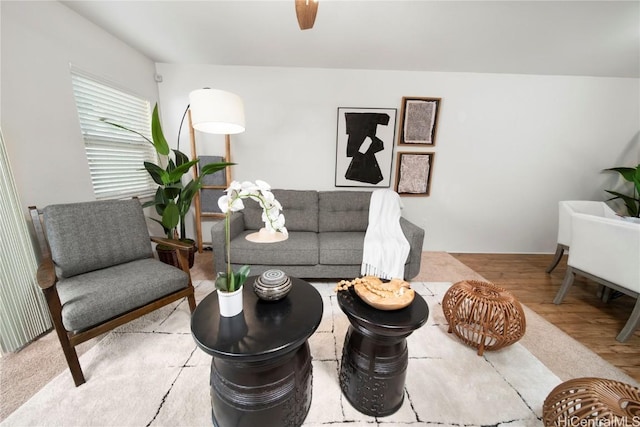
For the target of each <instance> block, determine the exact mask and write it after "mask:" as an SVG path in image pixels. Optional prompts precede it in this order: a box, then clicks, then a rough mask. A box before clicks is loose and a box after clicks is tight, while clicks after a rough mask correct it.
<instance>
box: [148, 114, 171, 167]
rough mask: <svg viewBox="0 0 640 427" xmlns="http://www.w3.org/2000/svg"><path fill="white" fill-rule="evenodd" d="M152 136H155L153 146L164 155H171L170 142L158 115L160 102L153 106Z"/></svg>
mask: <svg viewBox="0 0 640 427" xmlns="http://www.w3.org/2000/svg"><path fill="white" fill-rule="evenodd" d="M151 137H152V138H153V146H154V147H155V148H156V151H157V152H158V154H162V155H163V156H168V155H169V144H168V143H167V140H166V139H165V137H164V133H162V125H161V124H160V116H159V115H158V104H156V105H155V107H153V115H152V116H151Z"/></svg>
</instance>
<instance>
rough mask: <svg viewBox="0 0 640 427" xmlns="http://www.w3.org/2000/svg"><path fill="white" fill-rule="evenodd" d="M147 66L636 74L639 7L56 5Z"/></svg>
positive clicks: (346, 2) (213, 0)
mask: <svg viewBox="0 0 640 427" xmlns="http://www.w3.org/2000/svg"><path fill="white" fill-rule="evenodd" d="M62 3H64V4H65V5H66V6H68V7H69V8H71V9H73V10H75V11H76V12H77V13H79V14H80V15H82V16H84V17H86V18H87V19H89V20H90V21H92V22H94V23H95V24H97V25H98V26H100V27H102V28H104V29H105V30H106V31H108V32H109V33H111V34H113V35H115V36H116V37H118V38H119V39H121V40H123V41H124V42H126V43H127V44H129V45H130V46H132V47H134V48H135V49H137V50H138V51H140V52H142V53H143V54H145V55H146V56H148V57H149V58H151V59H152V60H153V61H155V62H165V63H190V64H216V65H250V66H279V67H312V68H349V69H374V70H412V71H446V72H479V73H513V74H551V75H581V76H602V77H635V78H638V77H640V1H622V0H607V1H584V2H583V1H542V0H535V1H504V0H503V1H477V0H476V1H453V0H448V1H418V0H414V1H401V0H388V1H382V0H359V1H354V0H320V1H319V7H318V14H317V18H316V21H315V25H314V27H313V29H310V30H305V31H301V30H300V29H299V28H298V23H297V20H296V16H295V6H294V0H260V1H246V0H233V1H221V0H209V1H166V0H164V1H153V0H146V1H99V0H90V1H63V2H62Z"/></svg>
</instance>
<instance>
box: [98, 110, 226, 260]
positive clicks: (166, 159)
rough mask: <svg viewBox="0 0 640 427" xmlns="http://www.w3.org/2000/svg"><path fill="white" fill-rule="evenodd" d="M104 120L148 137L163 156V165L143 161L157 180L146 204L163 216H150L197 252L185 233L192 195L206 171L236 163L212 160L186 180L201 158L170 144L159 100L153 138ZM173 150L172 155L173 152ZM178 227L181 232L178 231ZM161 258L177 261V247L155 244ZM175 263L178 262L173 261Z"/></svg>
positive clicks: (145, 205) (169, 236) (212, 171)
mask: <svg viewBox="0 0 640 427" xmlns="http://www.w3.org/2000/svg"><path fill="white" fill-rule="evenodd" d="M101 120H102V121H104V122H105V123H108V124H110V125H112V126H115V127H118V128H120V129H124V130H126V131H129V132H133V133H135V134H137V135H139V136H141V137H142V138H144V139H145V140H147V141H149V143H151V144H152V145H153V146H154V148H155V150H156V152H157V153H158V156H159V158H160V160H161V161H160V164H162V165H165V166H164V167H163V166H160V165H157V164H155V163H152V162H144V168H145V169H146V171H147V172H148V173H149V175H150V176H151V178H152V179H153V181H154V182H155V183H156V184H158V188H157V190H156V194H155V196H154V197H153V199H152V200H150V201H148V202H146V203H144V204H143V205H142V206H143V207H145V208H146V207H150V206H154V207H155V210H156V212H157V213H158V215H159V216H160V219H156V218H151V219H152V220H154V221H156V222H158V223H159V224H160V225H161V226H162V228H163V229H164V232H165V233H166V235H167V237H168V238H170V239H179V240H181V241H183V242H189V243H191V244H193V245H194V246H193V247H194V250H193V251H191V254H192V255H193V253H194V252H195V243H194V241H193V240H192V239H188V238H187V237H186V229H185V219H186V215H187V213H188V212H189V209H190V208H191V203H192V201H193V198H194V197H195V195H196V194H197V193H198V191H199V190H200V189H201V188H202V178H203V177H205V176H206V175H210V174H212V173H215V172H218V171H220V170H222V169H224V168H225V167H227V166H230V165H233V163H227V162H220V163H209V164H207V165H204V166H203V167H202V168H200V171H199V172H200V173H199V176H198V178H196V179H191V180H189V181H188V182H187V183H186V184H185V183H184V182H183V181H184V179H183V178H184V175H185V174H186V173H187V172H189V169H191V167H193V166H194V165H196V164H197V163H198V162H199V159H198V158H195V159H193V160H189V157H188V156H187V155H186V154H184V153H183V152H181V151H180V150H177V149H174V150H171V149H170V148H169V144H168V143H167V140H166V138H165V137H164V133H163V131H162V126H161V124H160V116H159V114H158V104H156V105H155V107H154V108H153V114H152V117H151V138H152V139H149V138H147V137H146V136H145V135H143V134H141V133H139V132H137V131H135V130H132V129H129V128H127V127H125V126H122V125H119V124H117V123H113V122H110V121H108V120H107V119H101ZM172 152H173V156H171V153H172ZM178 227H179V232H178ZM156 250H157V251H158V256H159V258H160V259H161V260H162V261H164V262H167V263H169V264H174V262H175V263H177V256H176V255H175V250H174V249H171V248H168V247H163V246H162V245H158V246H157V247H156ZM174 265H175V264H174ZM192 266H193V256H190V259H189V267H192Z"/></svg>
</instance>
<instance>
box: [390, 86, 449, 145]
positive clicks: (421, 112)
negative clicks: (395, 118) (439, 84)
mask: <svg viewBox="0 0 640 427" xmlns="http://www.w3.org/2000/svg"><path fill="white" fill-rule="evenodd" d="M440 101H441V98H417V97H407V96H405V97H403V98H402V109H401V111H400V130H399V137H398V145H435V144H436V131H437V130H438V116H439V113H440Z"/></svg>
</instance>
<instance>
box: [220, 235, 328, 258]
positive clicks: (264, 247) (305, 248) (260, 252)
mask: <svg viewBox="0 0 640 427" xmlns="http://www.w3.org/2000/svg"><path fill="white" fill-rule="evenodd" d="M254 232H255V230H245V231H243V232H242V233H240V235H239V236H237V237H236V238H234V239H233V240H231V262H233V263H234V264H248V265H251V264H266V265H316V264H317V263H318V234H317V233H314V232H310V231H294V232H292V233H289V238H288V239H287V240H285V241H283V242H276V243H254V242H250V241H248V240H247V239H245V236H246V235H247V234H250V233H254ZM225 256H226V255H225Z"/></svg>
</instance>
